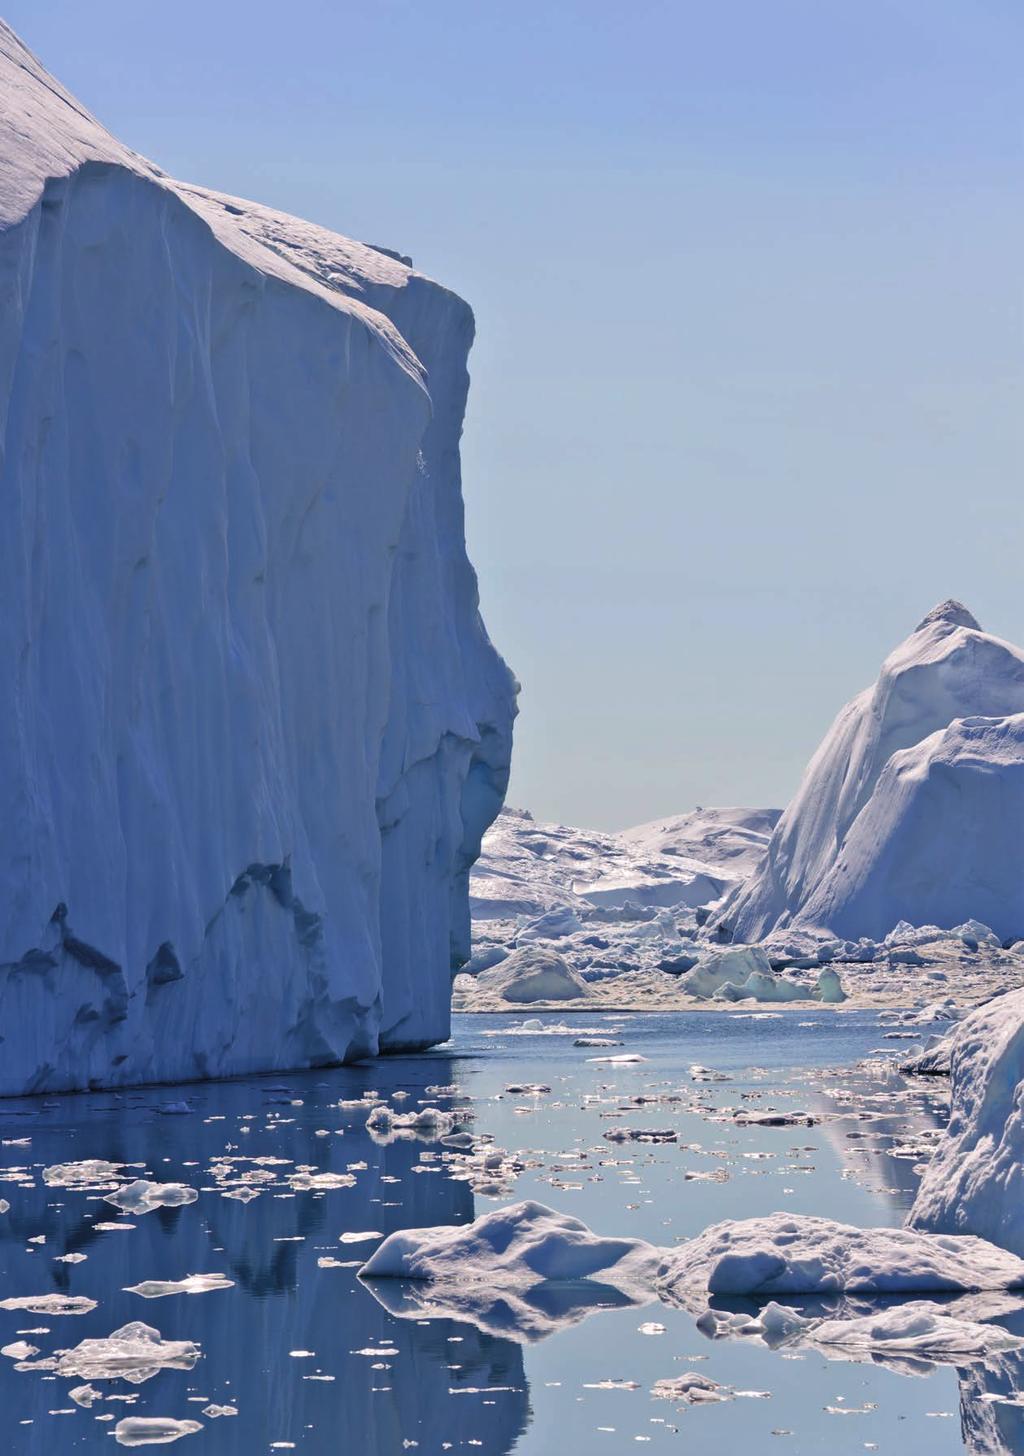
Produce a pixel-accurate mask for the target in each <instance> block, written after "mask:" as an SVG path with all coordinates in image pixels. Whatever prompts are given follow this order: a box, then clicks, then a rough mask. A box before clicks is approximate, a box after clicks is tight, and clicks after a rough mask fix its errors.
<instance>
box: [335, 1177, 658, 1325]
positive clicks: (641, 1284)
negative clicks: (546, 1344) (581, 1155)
mask: <svg viewBox="0 0 1024 1456" xmlns="http://www.w3.org/2000/svg"><path fill="white" fill-rule="evenodd" d="M658 1263H659V1252H658V1250H657V1249H655V1248H654V1247H653V1246H652V1245H651V1244H647V1243H644V1242H643V1241H642V1240H639V1239H605V1238H601V1237H599V1236H598V1235H596V1234H594V1233H592V1232H591V1231H590V1229H588V1228H587V1226H586V1224H583V1223H581V1222H580V1221H579V1219H575V1218H570V1217H568V1216H567V1215H565V1214H560V1213H555V1212H554V1211H553V1210H552V1209H550V1208H547V1207H545V1206H544V1204H542V1203H534V1202H532V1201H530V1202H524V1203H514V1204H511V1205H509V1206H508V1207H506V1208H501V1209H496V1210H495V1211H494V1212H492V1213H487V1214H483V1215H482V1216H481V1217H480V1218H478V1219H477V1220H476V1221H475V1222H474V1223H471V1224H466V1225H462V1226H456V1227H439V1228H427V1229H405V1230H402V1231H401V1232H400V1233H394V1234H391V1235H390V1236H389V1237H388V1238H386V1239H385V1240H384V1242H383V1243H382V1244H381V1246H380V1248H379V1249H377V1250H376V1252H375V1253H374V1254H372V1255H371V1256H370V1258H369V1259H368V1260H367V1262H366V1263H365V1264H364V1265H363V1267H362V1269H360V1271H359V1274H360V1278H362V1279H365V1280H367V1281H369V1287H370V1288H371V1289H372V1290H373V1292H374V1294H375V1295H376V1296H377V1298H378V1299H379V1300H380V1301H381V1303H383V1304H384V1305H385V1306H386V1307H387V1308H388V1309H390V1310H391V1311H392V1312H393V1313H396V1314H400V1315H403V1316H405V1317H408V1318H416V1319H422V1318H434V1317H439V1316H440V1315H442V1314H447V1315H449V1316H451V1317H457V1318H460V1319H465V1320H469V1321H471V1322H472V1323H474V1324H477V1325H478V1326H479V1327H480V1328H482V1329H485V1330H489V1331H491V1332H494V1333H498V1332H501V1333H503V1334H504V1335H506V1336H507V1337H511V1338H513V1339H521V1340H534V1339H539V1338H541V1337H543V1336H544V1335H547V1334H550V1333H551V1332H552V1331H553V1330H556V1329H559V1328H561V1327H562V1326H564V1325H566V1324H570V1323H573V1322H574V1321H576V1320H578V1319H580V1318H582V1317H583V1316H584V1315H585V1314H587V1313H589V1312H590V1311H591V1310H594V1309H599V1308H610V1307H616V1306H619V1307H621V1306H623V1305H628V1304H637V1303H644V1302H646V1301H647V1300H648V1299H650V1297H651V1287H652V1281H653V1278H654V1274H655V1271H656V1269H657V1267H658ZM390 1280H401V1281H411V1282H410V1283H408V1284H405V1285H403V1286H402V1288H401V1289H399V1288H397V1287H395V1288H394V1290H393V1292H392V1288H391V1287H390V1286H389V1285H388V1283H387V1281H390Z"/></svg>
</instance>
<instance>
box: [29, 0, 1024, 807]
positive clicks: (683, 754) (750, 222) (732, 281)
mask: <svg viewBox="0 0 1024 1456" xmlns="http://www.w3.org/2000/svg"><path fill="white" fill-rule="evenodd" d="M2 11H3V14H4V18H5V19H7V20H8V22H9V23H10V24H11V25H12V26H13V27H14V28H15V30H17V31H18V33H19V34H20V35H21V36H22V38H23V39H24V40H25V41H26V43H27V44H28V45H29V46H30V47H31V48H32V49H33V50H34V51H36V53H37V54H38V55H39V56H40V58H41V60H42V61H43V63H44V64H45V65H46V66H47V67H48V69H50V70H51V71H52V72H53V73H54V74H55V75H56V76H58V77H59V79H60V80H61V81H62V82H63V83H64V84H65V85H66V86H67V87H68V88H69V89H70V90H71V91H72V92H74V93H75V94H76V95H77V96H78V97H79V98H80V100H81V101H82V102H83V103H84V104H85V105H86V106H88V107H89V108H90V109H91V110H92V111H94V112H95V113H96V114H97V115H98V117H99V118H100V120H101V121H103V122H104V123H105V124H106V125H107V126H108V127H109V128H110V129H111V131H113V132H114V133H115V134H116V135H117V136H119V137H120V138H121V139H122V140H123V141H125V142H126V143H127V144H128V145H130V146H132V147H134V148H135V149H136V150H138V151H140V152H142V153H144V154H146V155H148V156H150V157H152V158H153V159H154V160H155V161H157V162H159V163H160V165H161V166H163V167H165V168H166V169H167V170H168V171H169V172H171V173H173V174H174V175H177V176H180V177H184V178H189V179H192V180H194V181H198V182H202V183H205V184H207V185H209V186H212V187H216V188H220V189H222V190H224V191H228V192H234V193H237V194H240V195H242V196H246V197H252V198H255V199H257V200H259V201H262V202H266V203H268V204H271V205H273V206H276V207H280V208H282V209H284V210H286V211H290V212H294V213H297V214H299V215H301V216H306V217H310V218H313V219H314V220H316V221H318V222H320V223H324V224H326V225H327V226H330V227H333V228H336V229H337V230H338V231H340V232H343V233H347V234H349V235H351V236H353V237H358V238H362V239H364V240H366V241H369V242H375V243H381V244H385V245H387V246H390V247H394V248H397V249H399V250H401V251H402V252H406V253H411V254H412V256H413V258H414V261H415V263H416V265H417V266H418V267H419V268H421V269H422V270H423V271H424V272H426V273H429V274H430V275H431V276H433V277H435V278H437V279H439V280H440V281H441V282H443V283H445V284H447V285H449V286H451V287H453V288H455V289H456V290H457V291H458V292H459V293H461V294H462V295H463V296H464V297H466V298H467V299H468V300H469V301H470V303H471V304H472V305H473V307H474V310H475V313H476V317H477V330H478V335H477V343H476V345H475V347H474V350H473V354H472V356H471V359H470V368H471V372H472V376H473V385H472V389H471V394H470V406H469V414H468V419H467V426H466V435H465V440H464V489H465V496H466V514H467V536H468V542H469V548H470V554H471V556H472V558H473V561H474V563H475V565H476V567H477V569H478V572H479V575H480V586H481V598H482V606H483V611H484V616H485V619H486V621H487V625H488V628H489V630H490V633H491V636H492V637H493V639H494V641H495V643H496V645H497V646H498V647H499V648H500V650H501V651H502V652H503V653H504V655H505V656H506V658H507V659H508V661H509V663H510V664H511V665H512V667H513V668H514V670H515V671H516V673H517V675H518V677H519V678H520V680H521V681H522V683H523V695H522V699H521V717H520V720H519V725H518V735H517V749H516V762H515V766H514V771H513V781H512V787H511V791H510V795H509V799H510V802H512V803H514V804H517V805H521V806H523V807H526V808H529V809H530V810H531V811H532V812H533V813H534V815H535V817H537V818H538V819H560V820H562V821H563V822H566V823H577V824H580V825H586V826H590V827H595V828H616V827H622V826H625V825H627V824H631V823H638V822H640V821H643V820H647V819H652V818H656V817H661V816H662V815H667V814H672V813H679V812H683V811H685V810H686V809H688V808H692V807H693V805H694V804H697V803H701V804H714V803H749V804H763V805H768V804H774V805H782V804H783V803H784V802H785V801H786V800H787V799H788V797H789V796H790V795H791V794H792V792H793V790H794V789H795V787H796V784H797V782H798V780H799V776H800V773H801V771H802V768H803V766H804V764H805V762H806V760H807V758H808V756H809V755H810V753H811V752H812V751H813V749H814V747H815V746H816V744H817V742H818V740H819V738H820V737H821V735H822V733H823V731H824V730H825V728H826V727H827V726H828V724H829V722H830V721H831V719H832V718H833V716H834V715H835V713H836V711H837V710H838V709H839V707H840V706H841V705H842V704H843V703H844V702H845V701H847V700H848V699H849V698H850V697H852V696H853V694H854V693H855V692H857V691H859V690H860V689H861V688H863V687H865V686H866V685H867V684H868V683H869V682H870V681H871V680H872V679H873V678H874V676H875V674H876V672H877V669H878V666H879V664H880V662H881V660H882V658H883V657H884V656H885V655H886V653H887V652H888V651H889V650H890V649H891V648H892V647H893V646H895V645H896V643H897V642H898V641H900V640H901V639H902V638H903V637H904V636H906V634H907V633H908V632H910V631H911V630H912V629H913V627H914V626H915V625H916V623H917V622H918V621H919V620H920V619H921V618H922V617H923V616H924V615H925V613H926V612H927V611H928V610H929V609H930V608H931V607H932V606H933V605H934V604H935V603H936V602H937V601H939V600H941V599H943V598H945V597H948V596H955V597H958V598H960V599H961V600H963V601H964V602H966V604H967V605H968V606H969V607H970V608H971V610H972V611H973V612H974V613H975V615H976V616H977V617H978V618H979V619H980V621H981V622H982V624H983V626H985V627H986V628H988V629H989V630H991V631H993V632H996V633H997V634H998V635H1000V636H1004V637H1008V638H1010V639H1011V640H1016V641H1018V642H1021V641H1024V590H1022V585H1021V560H1022V550H1021V548H1022V544H1024V542H1022V531H1021V494H1022V490H1021V488H1022V484H1024V481H1022V475H1024V470H1022V465H1024V410H1022V388H1021V386H1022V373H1024V370H1022V362H1024V350H1022V327H1021V326H1022V307H1021V303H1022V299H1021V258H1022V256H1024V199H1022V193H1021V175H1022V173H1021V163H1022V151H1024V148H1022V125H1021V123H1022V119H1024V117H1022V113H1024V108H1022V103H1021V98H1020V74H1019V72H1020V56H1021V54H1022V53H1024V11H1022V10H1021V7H1020V6H1019V4H1018V3H1016V0H1012V3H1011V0H959V3H953V0H927V3H925V0H859V3H857V4H854V3H852V0H836V3H834V4H829V5H822V4H821V3H820V0H773V3H772V4H771V5H766V4H764V3H763V0H718V3H716V4H715V5H707V4H706V3H705V0H675V3H668V0H665V3H653V0H634V3H633V4H631V5H629V6H623V5H621V4H619V3H615V4H611V3H604V0H560V3H558V4H556V5H553V6H552V5H549V4H541V3H539V0H526V3H520V4H518V5H516V6H514V7H512V6H487V5H480V4H479V3H478V0H436V3H435V4H433V5H430V6H424V5H423V4H422V3H419V4H417V3H414V0H379V3H369V4H366V3H364V4H363V5H361V6H358V7H357V6H354V5H349V4H346V3H340V4H339V3H330V0H293V3H292V4H291V5H289V6H288V7H287V8H286V9H282V7H281V6H280V5H278V4H270V3H269V0H248V3H246V4H245V5H242V4H239V3H235V0H219V3H217V4H215V5H211V4H209V3H206V4H203V5H200V4H198V3H197V0H176V3H175V5H174V6H160V7H153V6H140V5H139V4H138V3H137V0H94V3H92V4H90V5H88V6H83V5H81V4H80V3H72V0H45V3H41V0H8V3H7V4H6V6H4V7H2Z"/></svg>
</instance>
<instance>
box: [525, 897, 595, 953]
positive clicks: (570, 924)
mask: <svg viewBox="0 0 1024 1456" xmlns="http://www.w3.org/2000/svg"><path fill="white" fill-rule="evenodd" d="M582 929H583V922H582V921H581V920H580V918H579V916H578V915H577V914H576V912H575V911H574V910H571V909H570V908H569V907H568V906H558V907H557V908H556V909H554V910H549V911H548V912H547V914H546V915H541V916H540V917H539V918H538V919H536V920H531V921H530V923H529V924H528V925H524V926H523V928H522V930H520V931H519V934H518V935H517V936H516V941H517V943H518V944H519V945H525V944H527V943H528V942H529V941H531V940H560V939H561V938H562V937H563V936H566V935H575V934H576V933H577V931H580V930H582Z"/></svg>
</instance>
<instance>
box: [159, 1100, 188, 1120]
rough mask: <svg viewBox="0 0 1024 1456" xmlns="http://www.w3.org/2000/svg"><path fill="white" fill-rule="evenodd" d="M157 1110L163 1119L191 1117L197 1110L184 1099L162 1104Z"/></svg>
mask: <svg viewBox="0 0 1024 1456" xmlns="http://www.w3.org/2000/svg"><path fill="white" fill-rule="evenodd" d="M156 1110H157V1113H158V1114H159V1115H160V1116H161V1117H191V1115H192V1113H193V1112H194V1111H195V1108H194V1107H192V1106H190V1104H189V1103H188V1102H186V1101H185V1100H184V1099H182V1098H179V1100H178V1101H176V1102H164V1103H162V1104H161V1105H160V1106H159V1107H158V1108H157V1109H156Z"/></svg>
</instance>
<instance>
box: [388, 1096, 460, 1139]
mask: <svg viewBox="0 0 1024 1456" xmlns="http://www.w3.org/2000/svg"><path fill="white" fill-rule="evenodd" d="M457 1121H458V1118H457V1117H456V1115H455V1114H454V1113H453V1112H443V1111H442V1110H441V1108H440V1107H421V1108H420V1109H419V1111H417V1112H396V1111H395V1110H394V1108H392V1107H389V1106H388V1105H387V1103H386V1102H379V1103H378V1104H377V1106H376V1107H374V1108H371V1110H370V1114H369V1116H368V1117H367V1119H366V1126H367V1127H368V1128H369V1129H370V1133H371V1135H376V1136H378V1137H381V1138H401V1137H406V1138H422V1139H424V1140H425V1141H431V1140H433V1139H437V1138H440V1137H444V1136H445V1135H446V1134H447V1133H450V1132H451V1131H452V1129H453V1128H454V1127H455V1124H456V1122H457Z"/></svg>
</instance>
